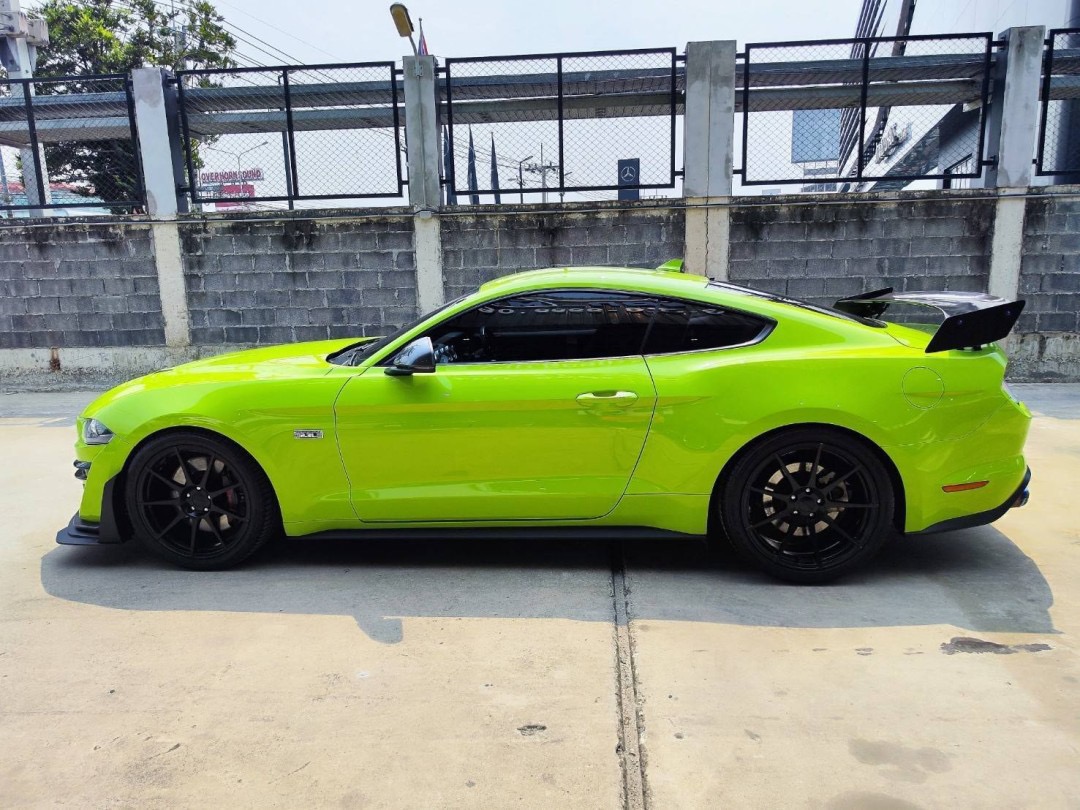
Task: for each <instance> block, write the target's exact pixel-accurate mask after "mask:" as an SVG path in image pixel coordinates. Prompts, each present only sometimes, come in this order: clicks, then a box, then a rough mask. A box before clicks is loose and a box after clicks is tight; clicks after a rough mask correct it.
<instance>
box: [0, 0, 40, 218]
mask: <svg viewBox="0 0 1080 810" xmlns="http://www.w3.org/2000/svg"><path fill="white" fill-rule="evenodd" d="M48 44H49V28H48V26H47V25H46V24H45V21H44V20H41V19H28V18H27V16H26V15H25V14H24V13H23V12H22V9H21V8H20V7H19V0H0V62H2V63H3V65H4V69H5V70H6V71H7V74H8V78H9V79H32V78H33V77H34V66H35V65H36V64H37V49H38V46H39V45H42V46H45V45H48ZM22 95H23V98H24V99H26V100H27V103H28V104H30V103H33V102H32V101H30V99H31V98H32V97H33V96H34V84H33V82H28V83H27V84H26V85H25V89H24V90H23V94H22ZM27 126H28V127H29V121H27ZM36 147H37V148H36V154H35V144H34V143H33V142H31V143H30V144H28V145H27V146H24V147H21V148H20V149H19V157H20V159H21V162H22V174H23V187H24V189H25V190H26V200H27V202H29V203H30V206H31V209H30V211H29V214H30V216H42V215H43V214H44V211H43V210H42V209H41V208H37V209H35V208H33V206H44V205H49V204H50V203H52V193H51V192H50V190H49V172H48V169H47V168H46V166H45V150H44V149H42V148H41V144H40V143H39V144H36ZM38 166H40V167H41V176H40V177H39V176H38V171H37V168H38ZM3 181H4V186H5V188H4V191H5V197H6V196H7V194H6V192H7V188H6V186H7V173H6V172H5V173H4V177H3Z"/></svg>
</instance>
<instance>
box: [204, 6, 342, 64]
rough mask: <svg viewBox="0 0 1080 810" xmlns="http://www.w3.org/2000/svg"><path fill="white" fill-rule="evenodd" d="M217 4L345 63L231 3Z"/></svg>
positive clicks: (323, 49) (340, 60)
mask: <svg viewBox="0 0 1080 810" xmlns="http://www.w3.org/2000/svg"><path fill="white" fill-rule="evenodd" d="M217 2H218V3H219V4H220V5H223V6H228V7H229V8H233V9H236V10H237V11H239V12H240V13H241V14H243V15H245V16H247V17H250V18H251V19H253V20H255V21H256V22H258V23H261V24H262V25H265V26H266V27H267V28H273V29H274V30H275V31H278V32H280V33H282V34H284V35H285V36H287V37H289V38H291V39H295V40H296V41H297V42H300V43H302V44H304V45H307V46H308V47H309V48H314V49H315V50H317V51H319V52H320V53H325V54H326V55H327V56H329V57H330V58H331V59H334V60H336V61H338V62H344V61H346V60H344V59H342V58H341V57H340V56H337V55H336V54H332V53H330V51H328V50H326V49H325V48H320V47H319V46H318V45H315V44H314V43H311V42H308V41H307V40H306V39H301V38H300V37H298V36H296V34H291V33H289V32H288V31H286V30H285V29H284V28H278V27H277V26H276V25H274V24H273V23H268V22H267V21H266V20H264V19H262V18H260V17H256V16H255V15H254V14H252V13H250V12H248V11H244V9H242V8H240V7H239V6H235V5H233V4H232V3H227V2H225V0H217Z"/></svg>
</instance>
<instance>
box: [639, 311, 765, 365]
mask: <svg viewBox="0 0 1080 810" xmlns="http://www.w3.org/2000/svg"><path fill="white" fill-rule="evenodd" d="M653 311H654V313H655V314H654V317H653V323H652V328H651V329H650V330H649V335H648V337H647V338H646V339H645V349H644V351H643V353H644V354H670V353H673V352H692V351H699V350H702V349H722V348H725V347H727V346H738V345H740V344H742V343H749V342H750V341H752V340H754V338H756V337H757V336H758V335H760V334H761V333H762V331H764V330H765V329H766V328H767V327H768V321H765V320H764V319H762V318H757V317H755V316H753V315H747V314H746V313H744V312H733V311H731V310H727V309H721V308H719V307H713V306H710V305H708V304H702V303H696V302H694V301H679V300H675V299H663V300H661V301H659V302H658V303H657V305H656V306H655V308H654V310H653Z"/></svg>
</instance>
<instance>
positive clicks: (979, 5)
mask: <svg viewBox="0 0 1080 810" xmlns="http://www.w3.org/2000/svg"><path fill="white" fill-rule="evenodd" d="M1027 25H1041V26H1044V27H1045V28H1046V29H1047V30H1048V31H1049V30H1050V29H1054V28H1068V27H1080V0H863V4H862V7H861V9H860V14H859V18H858V20H857V21H856V24H855V32H854V33H855V36H857V37H866V36H869V37H903V36H906V35H908V34H911V35H936V34H967V33H985V32H989V33H991V34H992V35H994V36H997V35H998V34H1000V33H1002V32H1003V31H1005V29H1007V28H1013V27H1019V26H1027ZM977 45H978V43H977V41H975V40H964V39H957V40H953V41H952V43H948V42H947V41H941V42H934V43H929V42H927V43H919V42H909V43H904V42H896V43H893V44H891V47H890V44H889V43H881V44H880V45H879V48H885V49H886V50H887V51H891V52H892V55H897V56H898V55H902V54H904V53H908V54H911V53H913V52H918V53H920V54H928V53H932V52H934V48H938V49H940V50H941V52H945V50H946V49H954V50H960V49H965V48H968V49H973V48H974V47H976V46H977ZM859 55H861V54H859ZM871 55H875V54H874V53H872V54H871ZM876 55H886V53H883V52H882V51H881V50H879V51H878V53H877V54H876ZM1064 103H1065V104H1066V106H1067V107H1068V108H1072V107H1076V106H1077V104H1076V102H1064ZM858 112H859V111H858V110H853V109H848V110H844V111H843V120H842V122H841V130H840V151H841V164H842V165H845V164H846V165H847V166H849V167H850V166H851V165H852V164H853V163H854V155H853V150H854V148H855V142H856V141H857V140H858V137H857V136H858V119H859V116H858ZM980 115H981V113H980V111H979V110H978V108H977V107H975V108H972V107H970V106H969V105H956V106H953V107H950V108H947V109H944V108H933V107H931V108H927V107H925V106H920V107H892V108H888V107H878V108H875V109H868V110H867V116H866V123H865V130H864V132H865V144H866V146H865V151H864V161H865V163H866V165H869V166H873V165H874V164H878V166H877V168H880V171H875V172H874V174H881V175H882V178H881V179H876V180H871V181H868V182H865V183H863V184H862V185H861V186H860V187H861V188H862V189H864V190H889V189H897V188H934V187H938V188H942V187H944V188H957V187H966V186H978V185H981V182H980V181H979V179H977V178H957V179H955V180H952V179H950V178H948V177H946V178H945V179H943V180H922V181H915V182H905V181H902V180H890V179H889V175H890V174H895V175H903V174H912V173H918V172H924V173H934V174H945V175H949V174H958V175H962V174H969V173H971V172H973V171H974V170H975V168H976V166H975V158H976V155H975V153H974V149H973V148H972V147H973V145H975V144H977V142H978V134H977V133H978V127H979V124H980ZM1074 122H1075V123H1076V126H1073V123H1074ZM1056 123H1057V126H1058V128H1059V130H1060V131H1059V132H1058V133H1057V139H1058V143H1059V146H1058V148H1059V149H1061V150H1064V151H1066V152H1072V151H1075V150H1078V149H1080V143H1073V141H1074V140H1080V110H1075V111H1074V110H1072V109H1067V110H1065V114H1062V115H1060V116H1057V122H1056ZM1054 180H1055V178H1054V177H1049V176H1048V177H1038V178H1035V180H1034V182H1037V183H1040V184H1048V183H1051V182H1054Z"/></svg>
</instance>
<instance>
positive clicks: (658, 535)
mask: <svg viewBox="0 0 1080 810" xmlns="http://www.w3.org/2000/svg"><path fill="white" fill-rule="evenodd" d="M301 537H302V538H303V539H308V538H315V539H318V538H323V539H327V540H522V539H528V538H535V539H537V540H701V539H703V538H704V537H705V535H700V534H687V533H684V532H673V531H668V530H667V529H653V528H649V527H646V526H504V527H494V526H481V527H478V528H475V529H468V528H459V527H455V528H452V529H450V528H446V529H442V528H430V529H382V528H379V529H334V530H331V531H325V532H314V533H312V534H305V535H301ZM296 539H300V537H298V538H296Z"/></svg>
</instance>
